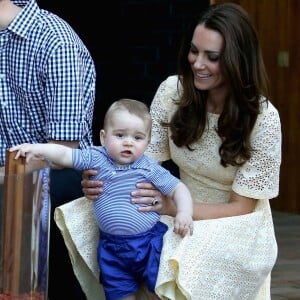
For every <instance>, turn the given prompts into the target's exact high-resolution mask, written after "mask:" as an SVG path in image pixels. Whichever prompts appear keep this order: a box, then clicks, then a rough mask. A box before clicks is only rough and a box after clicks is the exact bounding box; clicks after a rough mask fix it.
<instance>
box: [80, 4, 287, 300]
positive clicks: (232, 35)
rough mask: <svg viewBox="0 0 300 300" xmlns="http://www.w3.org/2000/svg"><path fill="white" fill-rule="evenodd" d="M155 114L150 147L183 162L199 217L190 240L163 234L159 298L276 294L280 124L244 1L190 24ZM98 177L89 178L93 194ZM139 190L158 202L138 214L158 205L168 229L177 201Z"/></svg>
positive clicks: (155, 154) (142, 197) (141, 196)
mask: <svg viewBox="0 0 300 300" xmlns="http://www.w3.org/2000/svg"><path fill="white" fill-rule="evenodd" d="M151 114H152V119H153V129H152V131H153V132H152V142H151V144H150V145H149V147H148V150H147V154H148V155H149V156H151V157H152V158H155V159H156V160H158V161H161V162H162V161H166V160H169V159H172V160H173V161H174V162H175V163H176V164H177V166H178V167H179V171H180V177H181V179H182V181H183V182H184V183H185V184H186V185H187V186H188V188H189V189H190V191H191V193H192V196H193V201H194V215H193V218H194V220H195V222H194V234H193V236H192V237H190V238H189V239H180V238H178V237H176V236H175V235H174V234H172V232H171V230H169V231H168V232H167V233H166V234H165V237H164V246H163V251H162V256H161V261H160V269H159V274H158V279H157V283H156V293H157V295H158V296H159V297H161V298H162V299H176V300H178V299H193V300H199V299H205V300H211V299H218V300H220V299H226V300H229V299H230V300H231V299H239V300H240V299H270V274H271V270H272V268H273V266H274V264H275V261H276V257H277V243H276V239H275V235H274V227H273V221H272V215H271V210H270V205H269V200H270V199H272V198H274V197H276V196H277V195H278V190H279V171H280V164H281V124H280V118H279V115H278V111H277V110H276V109H275V107H274V106H273V105H272V104H271V102H270V101H269V100H268V93H267V75H266V71H265V67H264V63H263V58H262V53H261V50H260V46H259V41H258V38H257V33H256V31H255V29H254V27H253V25H252V23H251V21H250V19H249V16H248V15H247V13H246V12H245V11H244V10H243V9H242V8H241V7H240V6H238V5H236V4H233V3H226V4H218V5H212V6H210V7H209V8H208V9H207V10H206V11H205V12H203V13H202V14H201V16H200V17H199V18H198V19H197V20H196V22H195V23H193V24H192V25H191V27H190V28H189V29H188V30H187V32H186V36H185V38H184V40H183V42H182V46H181V49H180V51H179V57H178V76H170V77H169V78H167V79H166V80H165V81H164V82H162V83H161V85H160V87H159V88H158V90H157V92H156V95H155V97H154V100H153V102H152V104H151ZM88 174H93V173H92V172H91V171H89V172H86V175H88ZM85 178H87V177H85ZM97 184H98V185H99V184H100V186H101V183H99V182H98V183H91V182H90V181H89V180H83V182H82V185H83V187H84V189H83V190H84V193H85V195H87V196H88V198H90V199H93V194H94V193H97V192H99V189H98V190H97V189H93V188H92V187H96V186H97ZM104 184H105V183H104ZM138 187H139V189H137V190H136V191H134V192H133V200H132V201H133V202H135V203H149V204H150V203H151V202H152V200H153V198H155V199H158V201H159V203H158V204H157V205H154V206H145V207H144V208H142V209H141V211H143V212H146V211H158V212H159V213H160V214H161V215H163V216H162V220H163V221H164V222H166V223H167V224H168V225H170V226H171V217H170V216H174V215H175V206H174V205H173V203H172V201H170V199H164V198H163V197H162V195H161V194H160V193H159V192H158V191H157V190H156V189H155V188H154V187H153V186H151V185H149V184H146V183H142V184H139V185H138ZM100 191H101V189H100Z"/></svg>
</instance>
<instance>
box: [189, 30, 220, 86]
mask: <svg viewBox="0 0 300 300" xmlns="http://www.w3.org/2000/svg"><path fill="white" fill-rule="evenodd" d="M222 46H223V37H222V35H221V34H220V33H219V32H218V31H215V30H211V29H208V28H205V27H204V26H203V25H198V26H197V27H196V28H195V30H194V34H193V38H192V41H191V48H190V51H189V54H188V61H189V63H190V65H191V69H192V71H193V74H194V85H195V87H196V88H197V89H199V90H208V91H212V90H214V89H220V88H221V87H223V86H224V82H225V80H224V77H223V74H222V72H221V67H220V55H221V51H222Z"/></svg>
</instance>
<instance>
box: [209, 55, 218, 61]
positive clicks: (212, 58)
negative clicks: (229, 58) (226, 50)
mask: <svg viewBox="0 0 300 300" xmlns="http://www.w3.org/2000/svg"><path fill="white" fill-rule="evenodd" d="M219 58H220V56H219V55H217V54H209V55H208V59H209V60H210V61H212V62H216V61H218V60H219Z"/></svg>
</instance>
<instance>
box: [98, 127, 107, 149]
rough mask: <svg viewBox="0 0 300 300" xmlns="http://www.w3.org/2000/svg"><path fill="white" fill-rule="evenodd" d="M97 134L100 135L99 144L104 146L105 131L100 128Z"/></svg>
mask: <svg viewBox="0 0 300 300" xmlns="http://www.w3.org/2000/svg"><path fill="white" fill-rule="evenodd" d="M99 136H100V143H101V146H104V144H105V142H104V140H105V136H106V133H105V130H104V129H101V130H100V133H99Z"/></svg>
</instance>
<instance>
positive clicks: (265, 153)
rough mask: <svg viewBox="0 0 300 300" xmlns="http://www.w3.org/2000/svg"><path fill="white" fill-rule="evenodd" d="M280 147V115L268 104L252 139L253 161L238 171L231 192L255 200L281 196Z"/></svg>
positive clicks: (259, 117)
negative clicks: (279, 193)
mask: <svg viewBox="0 0 300 300" xmlns="http://www.w3.org/2000/svg"><path fill="white" fill-rule="evenodd" d="M281 143H282V135H281V123H280V118H279V114H278V111H277V110H276V108H275V107H274V106H273V105H272V104H271V103H270V102H269V103H268V105H266V104H264V107H263V110H262V112H261V114H259V116H258V119H257V121H256V124H255V127H254V129H253V133H252V135H251V145H252V147H253V150H254V151H253V152H252V157H251V159H250V160H249V161H248V162H246V163H245V164H244V165H243V166H242V167H241V168H240V169H238V171H237V174H236V177H235V180H234V183H233V186H232V189H233V190H234V191H235V192H237V193H238V194H241V195H243V196H246V197H250V198H255V199H272V198H274V197H276V196H278V192H279V171H280V164H281Z"/></svg>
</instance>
